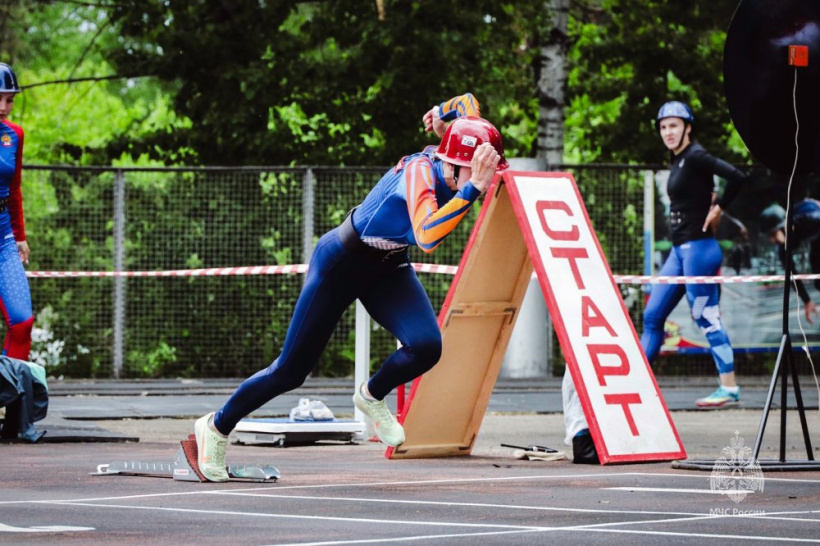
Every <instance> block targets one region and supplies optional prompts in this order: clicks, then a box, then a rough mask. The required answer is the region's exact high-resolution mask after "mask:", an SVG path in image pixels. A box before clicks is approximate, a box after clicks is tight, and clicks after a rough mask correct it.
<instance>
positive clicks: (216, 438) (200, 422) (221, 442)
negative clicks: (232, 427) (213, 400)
mask: <svg viewBox="0 0 820 546" xmlns="http://www.w3.org/2000/svg"><path fill="white" fill-rule="evenodd" d="M213 416H214V414H213V412H211V413H209V414H208V415H205V416H204V417H200V418H199V419H197V421H196V424H195V425H194V434H195V436H196V449H197V452H198V454H197V464H199V471H200V472H202V475H203V476H205V477H206V478H208V481H211V482H226V481H228V471H227V470H226V468H225V448H226V447H227V446H228V437H227V436H222V435H221V434H219V433H217V432H214V431H213V430H212V429H211V427H210V421H211V419H213Z"/></svg>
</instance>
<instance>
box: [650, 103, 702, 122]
mask: <svg viewBox="0 0 820 546" xmlns="http://www.w3.org/2000/svg"><path fill="white" fill-rule="evenodd" d="M666 118H681V119H682V120H683V121H685V122H686V123H689V124H690V125H691V124H693V123H695V116H693V115H692V109H691V108H689V107H688V106H687V105H686V104H684V103H682V102H678V101H676V100H673V101H670V102H667V103H666V104H664V105H663V106H661V109H660V110H658V117H657V118H655V127H656V128H657V127H659V126H660V123H661V120H662V119H666Z"/></svg>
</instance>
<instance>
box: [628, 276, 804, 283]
mask: <svg viewBox="0 0 820 546" xmlns="http://www.w3.org/2000/svg"><path fill="white" fill-rule="evenodd" d="M613 277H614V278H615V282H616V283H618V284H733V283H747V282H783V281H784V280H785V279H786V277H785V275H738V276H734V277H728V276H714V277H707V276H700V277H683V276H676V277H657V276H650V275H613ZM791 278H792V279H796V280H810V279H820V275H792V277H791Z"/></svg>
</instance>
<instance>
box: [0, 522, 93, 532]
mask: <svg viewBox="0 0 820 546" xmlns="http://www.w3.org/2000/svg"><path fill="white" fill-rule="evenodd" d="M93 530H94V528H93V527H71V526H68V525H36V526H34V527H12V526H11V525H6V524H4V523H0V533H69V532H81V531H93Z"/></svg>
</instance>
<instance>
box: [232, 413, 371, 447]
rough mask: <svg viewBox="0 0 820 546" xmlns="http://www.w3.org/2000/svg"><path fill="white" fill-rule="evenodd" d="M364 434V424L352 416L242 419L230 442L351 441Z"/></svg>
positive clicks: (279, 443)
mask: <svg viewBox="0 0 820 546" xmlns="http://www.w3.org/2000/svg"><path fill="white" fill-rule="evenodd" d="M364 433H365V424H364V423H362V422H360V421H354V420H352V419H332V420H328V421H294V420H291V419H286V418H281V417H280V418H262V419H242V420H241V421H239V423H238V424H237V425H236V428H235V429H234V431H233V433H232V437H233V438H234V440H233V442H234V443H236V444H245V445H277V446H280V447H284V446H285V445H295V444H309V443H315V442H324V441H333V442H353V441H354V440H355V439H356V437H357V435H358V436H361V435H364Z"/></svg>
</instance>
